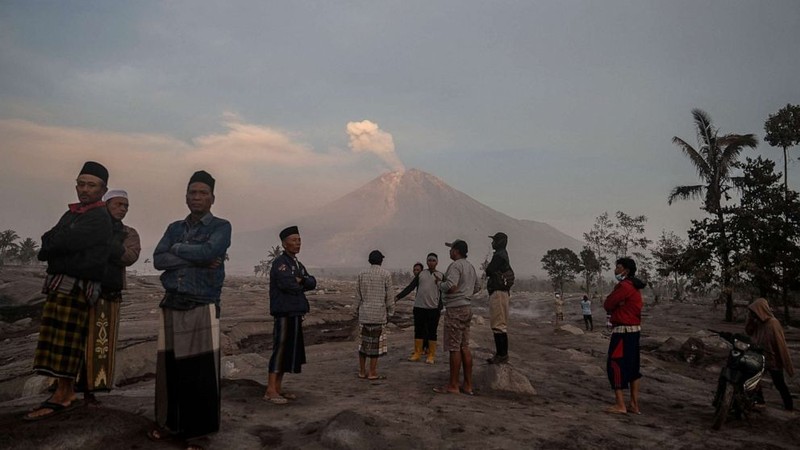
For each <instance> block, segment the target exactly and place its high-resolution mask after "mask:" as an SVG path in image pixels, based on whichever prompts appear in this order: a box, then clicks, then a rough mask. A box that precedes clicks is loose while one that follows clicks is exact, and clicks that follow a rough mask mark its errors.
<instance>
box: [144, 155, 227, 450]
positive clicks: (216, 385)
mask: <svg viewBox="0 0 800 450" xmlns="http://www.w3.org/2000/svg"><path fill="white" fill-rule="evenodd" d="M215 184H216V181H215V180H214V178H213V177H212V176H211V175H210V174H209V173H208V172H206V171H203V170H201V171H198V172H195V173H194V174H193V175H192V177H191V178H190V179H189V184H188V186H187V188H186V206H188V207H189V211H190V213H189V215H188V216H187V217H186V218H185V219H183V220H178V221H177V222H173V223H171V224H170V225H169V226H168V227H167V230H166V232H164V236H163V237H162V238H161V241H159V243H158V245H157V246H156V249H155V252H154V253H153V266H154V267H155V268H156V269H158V270H163V271H164V273H162V274H161V284H162V285H163V286H164V290H165V291H166V293H165V294H164V298H163V299H162V300H161V303H160V304H159V306H160V307H161V316H160V319H161V323H160V326H159V330H158V355H157V359H156V396H155V397H156V398H155V400H156V401H155V410H156V411H155V413H156V424H157V425H158V427H159V428H158V429H155V430H151V431H150V433H148V436H149V437H150V439H153V440H156V441H157V440H162V439H165V438H178V439H184V440H188V439H192V438H196V437H200V436H203V435H206V434H209V433H214V432H216V431H218V430H219V422H220V350H219V315H220V294H221V293H222V282H223V280H224V279H225V252H226V251H227V250H228V247H230V245H231V224H230V222H228V221H227V220H225V219H221V218H219V217H215V216H214V215H213V214H211V206H212V205H213V204H214V198H215V197H214V185H215ZM189 447H190V448H194V447H196V446H193V445H189Z"/></svg>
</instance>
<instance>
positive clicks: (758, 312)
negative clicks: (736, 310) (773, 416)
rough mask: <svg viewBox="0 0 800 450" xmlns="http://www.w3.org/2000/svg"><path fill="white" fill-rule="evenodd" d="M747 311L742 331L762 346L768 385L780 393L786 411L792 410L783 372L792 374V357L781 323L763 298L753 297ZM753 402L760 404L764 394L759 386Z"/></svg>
mask: <svg viewBox="0 0 800 450" xmlns="http://www.w3.org/2000/svg"><path fill="white" fill-rule="evenodd" d="M747 309H748V310H749V314H748V316H747V323H746V324H745V332H746V333H747V334H748V335H749V336H752V337H753V343H754V344H756V345H758V346H759V347H761V348H763V349H764V359H765V368H766V369H767V371H769V375H770V377H771V378H772V384H774V385H775V389H777V390H778V392H780V394H781V399H783V407H784V409H786V410H787V411H792V410H793V409H794V404H793V401H792V393H791V392H789V388H788V387H787V386H786V380H785V379H784V377H783V371H784V370H786V373H788V374H789V376H790V377H791V376H794V366H793V365H792V358H791V356H789V348H788V347H787V346H786V338H785V337H784V334H783V327H781V323H780V322H779V321H778V319H776V318H775V316H774V315H773V314H772V309H771V308H770V307H769V303H768V302H767V299H765V298H759V299H756V301H754V302H753V303H751V304H750V306H748V307H747ZM756 394H757V396H758V399H757V400H756V402H757V403H760V404H762V405H763V404H764V394H763V392H762V391H761V386H760V385H759V387H758V390H757V391H756Z"/></svg>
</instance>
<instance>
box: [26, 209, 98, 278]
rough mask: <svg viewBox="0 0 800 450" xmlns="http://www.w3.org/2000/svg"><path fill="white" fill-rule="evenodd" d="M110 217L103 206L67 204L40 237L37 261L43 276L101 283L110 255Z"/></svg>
mask: <svg viewBox="0 0 800 450" xmlns="http://www.w3.org/2000/svg"><path fill="white" fill-rule="evenodd" d="M110 240H111V216H110V215H109V214H108V210H107V209H106V207H105V204H104V203H102V202H98V203H97V204H93V205H89V206H81V205H80V204H77V203H76V204H72V205H70V209H69V211H67V212H65V213H64V215H63V216H61V219H60V220H59V221H58V223H57V224H56V226H54V227H53V228H52V229H51V230H50V231H48V232H47V233H45V234H44V236H42V247H41V249H40V250H39V254H38V258H39V260H40V261H47V273H49V274H51V275H68V276H70V277H74V278H78V279H81V280H91V281H101V280H102V279H103V275H104V274H105V272H106V263H107V261H108V255H109V253H111V245H110V243H109V241H110Z"/></svg>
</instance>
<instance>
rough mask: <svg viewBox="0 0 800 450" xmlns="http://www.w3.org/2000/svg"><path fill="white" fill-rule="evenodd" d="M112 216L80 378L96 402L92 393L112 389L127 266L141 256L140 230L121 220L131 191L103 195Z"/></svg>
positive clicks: (91, 399)
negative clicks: (103, 266)
mask: <svg viewBox="0 0 800 450" xmlns="http://www.w3.org/2000/svg"><path fill="white" fill-rule="evenodd" d="M103 201H104V202H106V208H107V209H108V213H109V214H110V215H111V224H112V233H113V234H112V237H111V254H110V255H109V258H108V266H107V267H106V273H105V275H104V276H103V282H102V289H101V293H100V298H99V299H98V300H97V303H95V304H94V305H93V306H91V307H90V308H89V322H88V330H89V332H88V337H87V339H86V360H85V363H84V366H83V369H82V371H81V377H80V380H79V381H78V384H79V387H80V388H82V389H83V392H84V397H85V398H86V399H87V400H88V401H90V402H96V400H95V399H94V396H93V394H92V392H94V391H110V390H111V388H112V387H113V384H114V362H115V359H116V350H117V335H118V334H119V317H120V314H119V312H120V305H121V303H122V291H123V290H124V289H125V288H126V276H125V268H126V267H128V266H130V265H132V264H133V263H135V262H136V260H137V259H139V253H140V252H141V250H142V246H141V243H140V242H139V233H137V232H136V230H135V229H133V228H131V227H129V226H127V225H125V224H123V223H122V220H123V219H125V216H126V215H127V214H128V207H129V205H130V203H129V202H128V193H127V192H125V191H124V190H121V189H114V190H110V191H108V192H106V195H104V196H103Z"/></svg>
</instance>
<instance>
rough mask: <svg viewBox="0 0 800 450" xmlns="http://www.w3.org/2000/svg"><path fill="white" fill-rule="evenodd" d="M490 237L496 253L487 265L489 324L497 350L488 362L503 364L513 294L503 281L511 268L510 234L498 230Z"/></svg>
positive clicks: (506, 357)
mask: <svg viewBox="0 0 800 450" xmlns="http://www.w3.org/2000/svg"><path fill="white" fill-rule="evenodd" d="M489 237H490V238H491V239H492V248H493V249H494V255H492V260H491V261H490V262H489V265H488V266H486V279H487V281H486V290H487V291H489V324H490V326H491V327H492V334H493V335H494V345H495V349H496V352H495V354H494V356H492V357H491V358H489V359H487V362H488V363H489V364H502V363H506V362H508V302H509V298H510V296H511V287H510V286H508V285H507V283H505V282H504V281H503V274H505V273H508V271H510V270H511V262H510V260H509V258H508V251H507V250H506V246H507V245H508V236H507V235H506V234H505V233H502V232H498V233H495V234H494V236H489Z"/></svg>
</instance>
